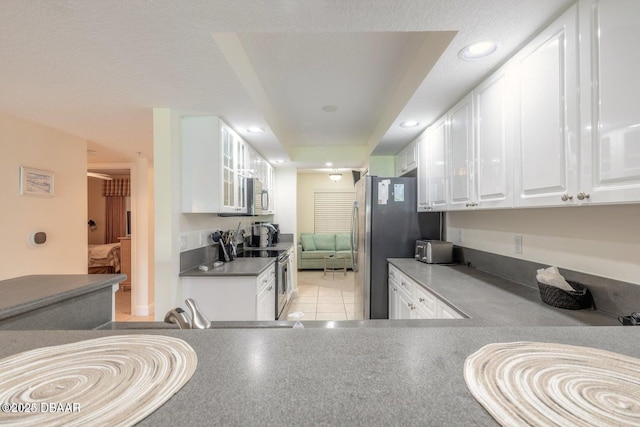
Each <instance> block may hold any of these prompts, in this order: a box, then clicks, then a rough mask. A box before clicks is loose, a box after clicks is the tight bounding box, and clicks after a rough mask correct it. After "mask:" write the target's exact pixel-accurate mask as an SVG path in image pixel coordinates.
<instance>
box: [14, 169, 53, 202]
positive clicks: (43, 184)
mask: <svg viewBox="0 0 640 427" xmlns="http://www.w3.org/2000/svg"><path fill="white" fill-rule="evenodd" d="M54 175H55V174H54V173H53V172H51V171H46V170H42V169H33V168H28V167H25V166H20V195H21V196H25V195H26V196H45V197H53V180H54Z"/></svg>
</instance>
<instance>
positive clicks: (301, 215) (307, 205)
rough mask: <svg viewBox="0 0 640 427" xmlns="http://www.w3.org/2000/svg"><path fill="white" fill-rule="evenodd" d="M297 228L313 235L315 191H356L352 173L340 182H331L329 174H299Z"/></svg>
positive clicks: (344, 174)
mask: <svg viewBox="0 0 640 427" xmlns="http://www.w3.org/2000/svg"><path fill="white" fill-rule="evenodd" d="M297 187H298V188H297V193H298V197H297V211H298V213H297V216H298V221H297V226H298V235H299V234H300V233H313V203H314V201H313V199H314V192H315V190H327V189H333V190H351V191H355V190H354V186H353V178H352V177H351V171H349V172H347V173H343V174H342V179H341V180H340V181H335V182H334V181H331V180H330V179H329V174H328V173H298V186H297Z"/></svg>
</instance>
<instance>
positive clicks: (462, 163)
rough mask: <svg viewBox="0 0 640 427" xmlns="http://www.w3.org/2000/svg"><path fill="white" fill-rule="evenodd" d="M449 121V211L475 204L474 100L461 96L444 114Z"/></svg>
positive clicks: (467, 207)
mask: <svg viewBox="0 0 640 427" xmlns="http://www.w3.org/2000/svg"><path fill="white" fill-rule="evenodd" d="M447 117H448V122H449V146H448V152H449V164H448V168H449V205H448V207H447V208H448V209H449V210H457V209H469V208H470V207H474V206H473V203H475V191H474V167H473V166H474V161H473V160H474V157H473V156H474V150H473V103H472V100H471V95H470V94H469V95H467V96H466V97H464V98H463V99H462V100H461V101H460V102H458V104H456V105H455V106H454V107H453V108H452V109H451V110H450V111H449V113H448V114H447Z"/></svg>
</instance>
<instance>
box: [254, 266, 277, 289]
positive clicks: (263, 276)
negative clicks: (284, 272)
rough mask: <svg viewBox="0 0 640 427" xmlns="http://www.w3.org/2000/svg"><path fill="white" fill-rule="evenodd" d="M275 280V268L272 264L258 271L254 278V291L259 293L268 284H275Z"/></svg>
mask: <svg viewBox="0 0 640 427" xmlns="http://www.w3.org/2000/svg"><path fill="white" fill-rule="evenodd" d="M275 280H276V269H275V267H274V266H271V267H269V268H267V269H266V270H265V271H263V272H262V273H260V275H259V276H258V278H257V279H256V293H257V294H259V293H260V291H261V290H263V289H265V288H267V287H268V286H269V284H270V283H271V284H272V285H274V284H275Z"/></svg>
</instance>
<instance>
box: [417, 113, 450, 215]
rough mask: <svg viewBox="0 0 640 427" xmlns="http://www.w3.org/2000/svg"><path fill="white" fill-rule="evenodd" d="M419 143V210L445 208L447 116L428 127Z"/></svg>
mask: <svg viewBox="0 0 640 427" xmlns="http://www.w3.org/2000/svg"><path fill="white" fill-rule="evenodd" d="M417 143H418V174H417V176H418V211H438V210H445V209H446V205H447V185H446V183H447V168H446V143H447V126H446V118H442V119H440V120H438V121H437V122H436V123H434V124H433V125H432V126H430V127H428V128H427V129H426V130H425V131H424V132H423V133H422V134H421V135H420V136H419V137H418V139H417Z"/></svg>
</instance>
